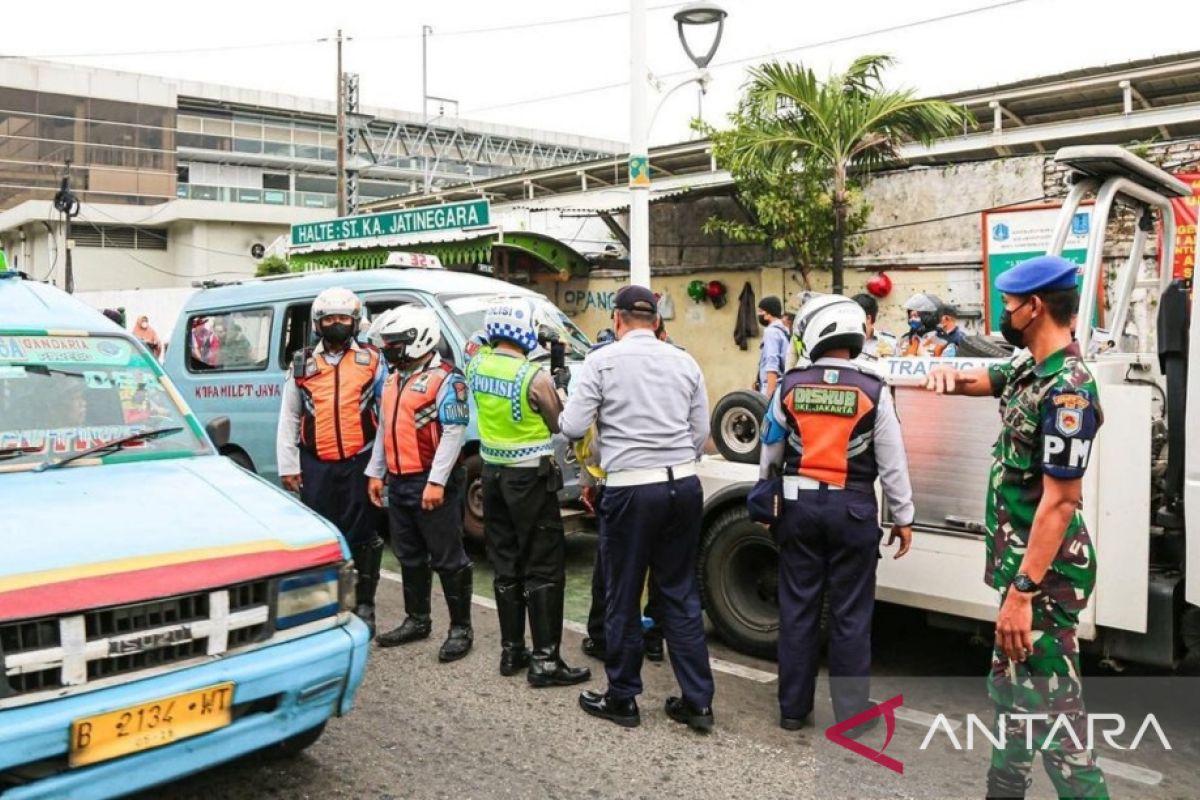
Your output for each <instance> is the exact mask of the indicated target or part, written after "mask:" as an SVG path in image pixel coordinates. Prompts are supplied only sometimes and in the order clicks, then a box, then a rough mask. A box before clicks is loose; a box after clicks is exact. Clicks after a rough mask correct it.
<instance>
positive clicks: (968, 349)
mask: <svg viewBox="0 0 1200 800" xmlns="http://www.w3.org/2000/svg"><path fill="white" fill-rule="evenodd" d="M956 353H957V355H958V357H959V358H963V357H966V356H970V357H973V358H1011V357H1012V354H1013V348H1012V347H1010V346H1009V345H1007V344H1001V343H1000V342H998V341H996V340H995V339H992V338H989V337H987V336H968V337H967V338H966V339H965V340H963V343H962V344H960V345H959V346H958V350H957V351H956Z"/></svg>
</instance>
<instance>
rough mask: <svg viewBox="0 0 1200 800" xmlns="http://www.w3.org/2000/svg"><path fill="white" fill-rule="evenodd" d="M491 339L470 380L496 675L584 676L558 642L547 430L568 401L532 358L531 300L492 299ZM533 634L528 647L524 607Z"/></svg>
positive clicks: (553, 471) (554, 474) (554, 427)
mask: <svg viewBox="0 0 1200 800" xmlns="http://www.w3.org/2000/svg"><path fill="white" fill-rule="evenodd" d="M484 331H485V333H486V335H487V338H488V345H487V346H485V347H482V348H480V350H479V351H478V352H477V353H476V354H475V356H474V357H473V358H472V359H471V363H470V364H469V365H468V367H467V385H468V387H469V388H470V390H471V394H472V396H473V397H474V398H475V407H476V409H477V410H478V412H479V438H480V450H479V454H480V456H481V457H482V459H483V474H482V479H483V512H484V534H485V536H486V539H487V549H488V557H489V559H490V560H491V563H492V567H493V569H495V571H496V578H495V583H494V588H495V592H496V611H497V614H498V615H499V617H500V640H501V641H500V648H501V650H500V674H501V675H515V674H516V673H517V672H519V671H520V670H521V669H524V668H525V667H526V666H528V668H529V671H528V673H527V675H526V678H527V679H528V681H529V684H530V685H531V686H534V687H544V686H568V685H571V684H576V683H582V682H583V681H586V680H587V679H588V678H590V677H591V671H590V670H588V669H586V668H583V669H573V668H571V667H568V666H567V665H566V664H565V663H564V662H563V660H562V657H561V656H560V654H559V645H560V644H561V641H562V623H563V599H564V598H563V589H564V586H565V582H566V573H565V541H564V536H563V524H562V515H561V513H560V511H559V508H558V490H559V488H560V487H561V484H562V476H561V474H560V473H559V470H558V465H557V463H556V462H555V459H554V448H553V446H552V443H551V436H552V434H553V433H557V432H558V417H559V414H560V413H561V412H562V399H561V398H560V397H559V395H558V391H557V389H556V388H555V384H554V381H553V379H552V378H551V377H550V373H549V371H548V370H546V369H545V368H544V367H541V366H539V365H537V364H535V363H534V362H532V361H530V360H529V358H528V356H529V354H530V353H531V352H533V350H534V349H535V348H536V347H537V345H538V341H537V328H536V324H535V321H534V308H533V304H532V303H530V302H529V301H528V300H525V299H523V298H511V299H506V300H501V301H499V302H497V303H494V304H493V305H492V306H491V307H489V308H488V310H487V312H486V314H485V315H484ZM526 608H528V613H529V628H530V633H531V634H532V638H533V652H532V654H531V653H530V652H529V651H528V650H526V648H525V614H526Z"/></svg>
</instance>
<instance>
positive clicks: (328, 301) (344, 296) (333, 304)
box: [312, 286, 363, 336]
mask: <svg viewBox="0 0 1200 800" xmlns="http://www.w3.org/2000/svg"><path fill="white" fill-rule="evenodd" d="M336 316H347V317H350V319H352V320H353V322H352V323H351V325H352V326H353V332H352V333H351V334H350V335H351V336H354V335H357V334H358V326H359V324H360V323H361V322H362V319H363V305H362V301H361V300H359V299H358V295H356V294H355V293H354V292H352V291H350V290H349V289H343V288H342V287H340V286H333V287H330V288H329V289H326V290H325V291H323V292H321V293H320V294H319V295H317V299H316V300H313V304H312V326H313V333H314V334H315V335H317V336H320V335H321V320H322V319H324V318H325V317H336Z"/></svg>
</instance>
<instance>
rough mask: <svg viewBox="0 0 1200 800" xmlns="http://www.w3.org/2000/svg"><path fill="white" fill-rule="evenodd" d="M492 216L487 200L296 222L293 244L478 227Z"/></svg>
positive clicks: (293, 229) (299, 245) (311, 243)
mask: <svg viewBox="0 0 1200 800" xmlns="http://www.w3.org/2000/svg"><path fill="white" fill-rule="evenodd" d="M490 220H491V213H490V204H489V203H488V201H487V200H472V201H469V202H466V203H447V204H445V205H439V206H426V207H423V208H406V209H401V210H399V211H385V212H383V213H380V214H362V215H358V216H353V217H339V218H337V219H331V220H326V221H324V222H305V223H301V224H299V225H293V226H292V246H293V247H305V246H309V245H319V244H327V243H330V242H340V241H349V240H354V239H374V238H382V237H388V236H411V235H413V234H419V233H437V232H440V231H450V230H460V229H462V228H477V227H481V226H485V225H488V224H489V223H490Z"/></svg>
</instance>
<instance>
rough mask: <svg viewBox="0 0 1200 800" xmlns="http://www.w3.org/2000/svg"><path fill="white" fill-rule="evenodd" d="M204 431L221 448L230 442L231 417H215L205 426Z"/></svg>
mask: <svg viewBox="0 0 1200 800" xmlns="http://www.w3.org/2000/svg"><path fill="white" fill-rule="evenodd" d="M204 432H205V433H207V434H208V438H209V439H212V443H213V444H215V445H216V446H217V449H218V450H220V449H221V448H222V447H224V446H225V445H227V444H229V417H214V418H213V419H211V420H209V422H208V424H207V425H205V426H204Z"/></svg>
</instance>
